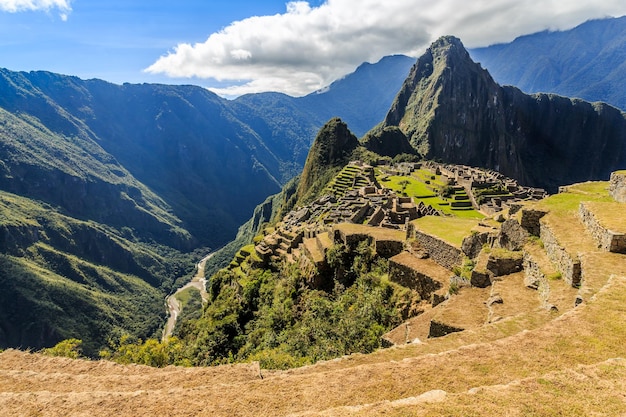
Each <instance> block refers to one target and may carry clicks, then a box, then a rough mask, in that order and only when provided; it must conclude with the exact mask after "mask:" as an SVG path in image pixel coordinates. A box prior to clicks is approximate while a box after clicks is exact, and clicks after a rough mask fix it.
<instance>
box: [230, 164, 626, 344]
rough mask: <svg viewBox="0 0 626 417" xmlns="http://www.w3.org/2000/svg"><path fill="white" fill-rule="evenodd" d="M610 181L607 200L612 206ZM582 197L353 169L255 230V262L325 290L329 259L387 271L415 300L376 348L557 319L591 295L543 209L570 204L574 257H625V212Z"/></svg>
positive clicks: (480, 179) (483, 173)
mask: <svg viewBox="0 0 626 417" xmlns="http://www.w3.org/2000/svg"><path fill="white" fill-rule="evenodd" d="M614 177H615V176H614ZM616 182H618V181H617V180H615V179H613V181H612V182H611V184H612V185H611V194H610V195H611V196H615V195H619V192H620V191H619V186H620V185H617V186H616V185H614V184H615V183H616ZM619 184H621V182H620V183H619ZM585 187H587V185H585V184H582V185H573V186H568V187H563V188H562V189H561V190H560V192H561V193H560V194H557V195H554V196H552V197H551V198H547V197H548V195H547V193H546V192H545V191H544V190H541V189H536V188H530V187H524V186H520V185H519V184H518V183H517V182H516V181H514V180H510V179H508V178H505V177H503V176H502V175H500V174H499V173H497V172H494V171H490V170H484V169H478V168H471V167H466V166H459V165H450V164H439V163H435V162H421V163H401V164H396V165H379V166H371V165H367V164H363V163H361V162H359V161H353V162H351V163H350V164H348V165H347V166H346V167H344V168H343V169H342V170H341V172H340V173H339V174H338V175H337V176H336V177H335V178H334V179H333V180H331V181H330V183H329V184H328V186H327V187H326V188H325V189H324V192H323V193H322V196H321V197H319V198H317V199H315V200H314V201H313V202H311V203H309V204H307V205H304V206H301V207H296V208H294V209H293V210H292V211H290V212H289V213H288V214H287V215H285V216H284V217H283V219H282V220H281V221H280V222H278V223H276V224H274V225H273V226H271V227H267V228H266V229H264V230H263V233H262V234H261V235H259V236H258V237H257V238H256V242H255V245H254V253H253V258H255V259H256V261H255V262H256V263H255V265H259V266H263V267H266V268H273V266H272V265H279V264H280V263H282V262H286V263H296V264H298V265H299V267H300V268H302V269H306V270H309V271H312V272H311V277H312V278H311V280H310V282H309V285H311V286H312V287H314V288H326V287H325V286H327V285H328V283H329V282H332V278H331V277H329V276H328V274H329V272H330V271H331V268H330V266H329V264H328V261H327V258H326V254H327V252H328V251H329V249H331V248H332V247H334V246H335V245H341V247H343V248H346V250H348V251H354V250H355V249H356V248H357V246H358V245H359V244H360V243H361V242H365V244H367V245H368V246H370V247H372V248H373V251H374V253H375V254H376V256H379V257H381V258H384V259H387V260H388V262H389V270H388V276H389V280H390V281H391V282H394V283H397V284H399V285H402V286H405V287H407V288H410V290H411V291H413V292H414V293H415V302H414V304H413V305H412V306H411V307H410V308H409V307H408V310H407V313H406V318H407V321H406V322H405V323H403V324H402V325H401V326H400V327H399V328H397V329H394V330H391V331H390V332H389V333H387V334H386V335H384V336H383V341H382V343H383V345H384V346H391V345H397V344H404V343H408V342H416V341H420V340H423V339H424V338H430V337H439V336H443V335H446V334H449V333H451V332H458V331H462V330H465V329H471V328H477V327H479V326H481V325H483V324H485V323H491V322H495V321H498V320H502V319H504V318H506V317H510V315H511V314H519V313H520V312H521V311H522V310H524V309H544V310H547V311H567V310H569V309H571V308H574V307H575V306H576V305H578V304H580V303H582V302H584V301H585V300H586V296H587V295H588V293H589V291H588V288H587V287H586V285H585V283H584V267H583V265H582V264H583V262H584V259H585V256H584V255H583V254H582V253H581V252H580V251H579V250H576V249H572V247H571V246H566V245H563V244H562V243H561V242H562V241H563V234H565V235H566V236H568V239H571V238H570V237H569V236H570V235H571V233H570V232H569V231H565V230H563V229H564V228H563V222H562V219H561V218H560V217H558V216H560V215H561V214H560V212H559V209H558V208H556V209H555V208H552V207H551V205H550V204H548V203H546V201H550V200H556V201H558V200H560V199H567V198H573V199H574V200H575V201H577V204H578V206H577V207H578V210H576V213H577V215H576V218H575V219H572V221H571V222H572V223H573V225H574V226H573V227H574V230H576V232H577V233H579V234H580V236H581V238H579V239H575V240H574V241H573V242H572V246H574V247H581V248H582V247H585V248H597V249H599V250H602V251H606V252H613V253H625V252H626V249H625V245H624V236H625V234H624V232H625V231H626V225H624V223H623V220H621V218H622V217H619V216H618V217H619V219H616V213H620V212H623V211H624V208H625V206H624V203H623V202H618V201H616V200H617V199H618V198H619V197H617V198H614V197H609V194H608V192H607V191H608V187H607V191H605V193H606V194H601V193H595V194H594V193H589V192H588V191H585ZM594 192H595V190H594ZM588 195H590V196H591V197H588ZM600 195H606V196H603V197H601V196H600ZM586 198H590V201H585V199H586ZM579 200H580V202H578V201H579ZM605 200H610V201H605ZM455 203H461V204H459V205H456V204H455ZM557 207H558V206H557ZM556 218H558V219H559V220H558V223H555V219H556ZM554 224H557V226H556V227H554V226H553V225H554ZM585 245H587V246H585ZM595 250H596V249H594V251H595ZM233 266H234V267H235V268H237V267H240V265H238V264H235V265H233ZM329 280H330V281H329ZM460 306H462V307H460ZM459 308H461V309H462V310H463V311H465V313H466V314H462V315H460V314H459V312H458V309H459Z"/></svg>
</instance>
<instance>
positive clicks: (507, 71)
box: [470, 16, 626, 110]
mask: <svg viewBox="0 0 626 417" xmlns="http://www.w3.org/2000/svg"><path fill="white" fill-rule="evenodd" d="M470 53H471V55H472V57H473V58H474V59H475V60H476V61H477V62H480V63H481V64H482V65H483V67H485V68H487V69H488V70H489V73H490V74H491V75H492V76H493V78H494V79H495V80H496V81H497V82H498V83H500V84H508V85H514V86H516V87H518V88H520V89H521V90H522V91H524V92H526V93H555V94H559V95H563V96H567V97H578V98H582V99H584V100H587V101H603V102H606V103H609V104H612V105H614V106H616V107H619V108H620V109H622V110H626V86H625V85H624V82H623V80H624V79H625V78H626V16H623V17H619V18H608V19H601V20H591V21H587V22H585V23H583V24H581V25H579V26H577V27H575V28H573V29H571V30H567V31H544V32H539V33H535V34H531V35H526V36H521V37H519V38H517V39H515V40H514V41H513V42H510V43H506V44H498V45H492V46H488V47H485V48H476V49H472V50H471V51H470Z"/></svg>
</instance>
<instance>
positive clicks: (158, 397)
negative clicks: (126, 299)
mask: <svg viewBox="0 0 626 417" xmlns="http://www.w3.org/2000/svg"><path fill="white" fill-rule="evenodd" d="M572 207H573V208H574V207H575V205H572ZM554 214H555V215H556V214H557V212H556V211H555V213H554ZM558 215H559V216H560V217H562V218H561V220H562V222H561V225H563V224H564V223H563V222H565V223H569V224H570V225H576V226H572V227H574V228H575V229H576V230H577V231H580V233H584V230H582V229H579V228H578V226H577V225H579V221H578V220H577V218H576V215H575V213H574V211H573V210H569V209H568V210H562V211H558ZM554 220H555V219H551V218H548V219H546V221H548V222H553V221H554ZM564 227H565V226H564ZM557 232H558V230H557ZM560 236H561V237H562V239H563V245H564V246H569V245H570V244H571V245H572V249H573V248H575V250H576V251H577V253H578V256H579V257H580V259H581V265H582V268H583V277H584V278H583V279H584V281H583V284H582V287H581V294H582V295H583V298H584V302H583V303H582V304H580V305H578V306H577V307H573V306H572V308H569V309H566V310H563V311H559V312H555V311H550V310H548V309H545V308H540V307H538V308H536V309H532V310H530V311H525V312H521V313H519V314H516V315H512V316H509V317H507V318H504V319H502V320H498V321H495V322H493V323H489V324H485V325H483V326H481V327H478V328H476V329H473V330H466V331H464V332H460V333H453V334H450V335H447V336H445V337H442V338H438V339H428V340H426V341H425V342H423V343H414V344H408V345H403V346H400V347H395V348H390V349H381V350H379V351H377V352H375V353H373V354H369V355H352V356H349V357H345V358H341V359H337V360H333V361H328V362H322V363H318V364H316V365H313V366H308V367H303V368H298V369H292V370H289V371H273V372H270V371H265V370H263V371H262V375H261V373H260V370H259V368H258V365H256V364H244V365H235V366H221V367H214V368H178V367H168V368H164V369H156V368H149V367H145V366H138V365H131V366H123V365H118V364H114V363H111V362H106V361H87V360H71V359H65V358H51V357H46V356H42V355H39V354H31V353H26V352H20V351H16V350H7V351H5V352H3V353H1V354H0V415H2V416H90V417H95V416H317V415H322V416H372V415H385V416H485V415H493V416H626V359H624V358H626V255H620V254H610V253H605V252H601V251H599V250H598V249H597V246H594V245H591V244H589V245H586V244H581V243H580V241H578V242H577V241H576V239H572V241H571V242H568V236H567V233H566V230H564V231H563V233H562V234H561V235H560ZM579 238H580V236H579ZM559 283H560V284H562V283H563V282H562V281H559ZM502 291H504V289H503V290H502ZM507 291H508V290H507Z"/></svg>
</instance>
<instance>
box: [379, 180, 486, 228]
mask: <svg viewBox="0 0 626 417" xmlns="http://www.w3.org/2000/svg"><path fill="white" fill-rule="evenodd" d="M432 175H433V174H432V173H431V172H430V171H428V170H419V171H415V172H413V174H412V176H410V177H405V176H398V175H390V176H385V175H381V174H379V176H378V182H379V183H380V184H381V185H382V186H383V187H387V188H390V189H392V190H394V191H395V192H397V193H398V194H401V193H402V192H403V191H404V192H405V193H407V195H408V196H409V197H413V199H414V200H415V204H419V203H420V202H423V203H424V204H427V205H431V206H433V207H434V208H435V209H437V210H440V211H441V212H443V213H444V214H448V215H451V216H454V217H461V218H467V219H482V218H484V216H483V215H482V214H480V213H479V212H478V211H476V210H474V209H469V210H468V209H453V208H452V207H451V206H450V205H449V203H450V202H451V201H452V199H451V198H449V199H444V198H441V197H439V196H438V195H437V192H436V191H433V188H434V189H435V190H436V189H439V188H441V187H443V186H444V184H443V183H442V182H441V181H440V178H441V177H440V176H439V177H436V178H438V179H436V180H434V181H433V180H431V179H430V178H431V176H432ZM383 178H384V179H385V180H383ZM418 178H420V179H418ZM421 179H423V180H421ZM403 181H406V184H402V182H403ZM423 181H431V184H426V183H425V182H423ZM403 186H404V188H403ZM429 187H430V188H429Z"/></svg>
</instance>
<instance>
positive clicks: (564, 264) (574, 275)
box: [540, 222, 581, 287]
mask: <svg viewBox="0 0 626 417" xmlns="http://www.w3.org/2000/svg"><path fill="white" fill-rule="evenodd" d="M540 237H541V240H542V242H543V245H544V248H545V250H546V253H547V254H548V258H550V261H552V263H554V265H555V266H556V268H557V270H558V271H560V272H561V274H562V276H563V279H564V280H565V282H567V283H568V284H570V285H571V286H573V287H578V286H579V285H580V278H581V268H580V259H579V258H578V256H577V255H572V254H570V253H569V252H567V251H566V250H565V249H564V248H563V247H562V246H561V245H560V244H559V242H558V240H557V239H556V236H555V235H554V233H553V232H552V230H550V227H548V226H547V225H546V224H545V223H544V222H541V233H540Z"/></svg>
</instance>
